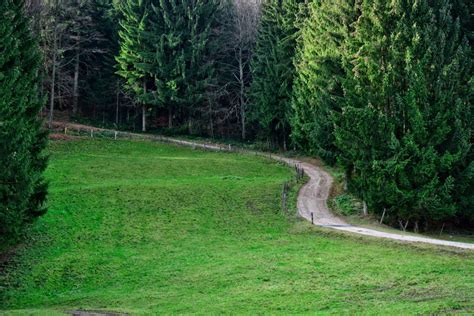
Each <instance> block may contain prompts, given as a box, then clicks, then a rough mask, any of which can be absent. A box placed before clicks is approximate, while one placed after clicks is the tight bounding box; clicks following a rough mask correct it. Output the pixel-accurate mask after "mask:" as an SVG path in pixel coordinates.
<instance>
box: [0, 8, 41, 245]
mask: <svg viewBox="0 0 474 316" xmlns="http://www.w3.org/2000/svg"><path fill="white" fill-rule="evenodd" d="M24 10H25V7H24V1H20V0H4V1H2V2H0V12H1V13H0V166H1V168H0V235H1V236H2V237H12V236H15V235H17V234H18V233H19V232H20V231H21V229H22V228H23V226H24V224H25V223H28V222H30V221H32V220H33V219H34V218H35V217H38V216H40V215H42V214H44V213H45V212H46V208H45V206H44V202H45V199H46V190H47V185H46V183H45V181H44V179H43V175H42V173H43V171H44V169H45V168H46V158H45V156H44V155H43V153H42V151H43V149H44V147H45V146H46V142H47V135H46V132H45V131H44V130H43V129H42V127H41V120H40V119H39V118H38V115H39V112H40V110H41V108H42V106H43V103H44V102H43V99H42V98H40V96H39V76H38V72H39V67H40V63H41V56H40V54H39V51H38V44H37V42H36V40H34V39H33V37H32V35H31V31H30V23H29V19H28V18H27V17H26V15H25V11H24Z"/></svg>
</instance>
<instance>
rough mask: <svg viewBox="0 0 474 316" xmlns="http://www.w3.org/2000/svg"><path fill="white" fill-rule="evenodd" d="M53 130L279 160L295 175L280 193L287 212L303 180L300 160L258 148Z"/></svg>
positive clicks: (76, 128) (67, 128)
mask: <svg viewBox="0 0 474 316" xmlns="http://www.w3.org/2000/svg"><path fill="white" fill-rule="evenodd" d="M53 131H54V132H56V133H64V135H65V136H82V137H88V138H92V139H94V138H97V139H114V140H120V139H122V140H148V141H155V142H160V143H164V144H172V145H177V146H183V147H191V148H192V149H194V150H196V149H200V150H208V151H214V152H228V153H238V154H245V155H255V156H260V157H265V158H268V159H271V160H276V161H279V162H280V163H283V164H285V165H289V166H290V167H292V168H294V171H295V176H294V178H293V179H291V180H290V181H286V182H284V183H283V187H282V193H281V209H282V211H283V212H285V213H286V212H289V211H290V210H289V207H288V196H289V193H290V191H291V190H292V188H293V187H294V186H295V185H297V184H298V183H300V182H301V181H303V180H304V177H305V172H304V169H303V168H302V167H301V162H299V161H297V160H293V159H291V158H287V157H284V156H281V155H277V154H274V153H271V152H264V151H258V150H250V149H246V148H243V147H239V146H233V145H230V144H228V145H226V144H215V143H214V144H209V143H202V142H193V141H188V140H182V139H176V138H172V137H167V136H162V135H151V134H139V133H131V132H123V131H117V130H110V129H104V128H97V127H86V126H83V125H77V124H66V125H65V126H56V127H53Z"/></svg>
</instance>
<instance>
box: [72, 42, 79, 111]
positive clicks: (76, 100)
mask: <svg viewBox="0 0 474 316" xmlns="http://www.w3.org/2000/svg"><path fill="white" fill-rule="evenodd" d="M77 42H78V43H77V45H78V47H77V50H76V59H75V64H74V87H73V100H72V114H74V115H76V114H77V108H78V104H79V61H80V60H79V39H78V40H77Z"/></svg>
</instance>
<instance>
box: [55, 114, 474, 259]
mask: <svg viewBox="0 0 474 316" xmlns="http://www.w3.org/2000/svg"><path fill="white" fill-rule="evenodd" d="M59 126H61V128H64V127H65V126H67V127H68V128H70V129H84V130H87V129H94V130H96V131H109V132H112V133H114V131H112V130H105V129H100V128H93V127H90V126H86V125H80V124H70V123H60V125H59ZM120 134H123V135H132V136H137V137H140V138H147V139H150V140H156V141H163V142H167V143H173V144H176V145H181V146H189V147H192V148H201V149H207V150H213V151H233V152H234V151H238V152H241V153H247V154H252V155H259V156H266V157H270V158H272V159H275V160H278V161H281V162H284V163H286V164H288V165H290V166H295V165H297V166H299V167H300V168H302V169H303V170H304V172H305V173H306V174H307V175H308V177H309V178H310V179H309V181H308V182H307V183H306V184H305V185H304V186H303V187H302V188H301V190H300V192H299V194H298V202H297V206H298V212H299V215H300V216H301V217H303V218H304V219H306V220H308V221H310V222H311V221H313V224H314V225H316V226H320V227H328V228H332V229H336V230H340V231H346V232H351V233H355V234H360V235H366V236H372V237H378V238H387V239H394V240H399V241H404V242H421V243H427V244H433V245H441V246H449V247H457V248H463V249H473V250H474V244H470V243H463V242H455V241H447V240H440V239H434V238H428V237H418V236H413V235H406V234H403V233H402V232H400V233H387V232H382V231H378V230H375V229H369V228H363V227H358V226H353V225H350V224H348V223H347V222H345V221H344V220H343V219H341V218H339V217H337V216H335V215H334V214H333V213H332V212H331V211H330V210H329V208H328V206H327V200H328V197H329V191H330V189H331V185H332V182H333V179H332V177H331V176H330V175H329V174H328V173H327V172H326V171H324V170H323V169H321V168H320V167H317V166H315V165H312V164H309V163H306V162H302V161H299V160H296V159H291V158H286V157H281V156H276V155H270V154H268V153H263V152H255V151H249V150H241V149H237V148H231V147H230V146H223V145H216V144H204V143H195V142H191V141H184V140H179V139H174V138H169V137H161V136H153V135H144V134H131V133H123V132H120Z"/></svg>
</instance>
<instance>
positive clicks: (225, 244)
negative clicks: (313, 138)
mask: <svg viewBox="0 0 474 316" xmlns="http://www.w3.org/2000/svg"><path fill="white" fill-rule="evenodd" d="M292 176H293V175H292V170H291V169H290V168H287V167H286V166H282V165H280V164H278V163H276V162H273V161H267V160H264V159H261V158H257V157H254V156H247V155H237V154H228V153H211V152H203V151H199V150H196V151H193V150H191V149H189V148H179V147H173V146H165V145H159V144H156V143H150V142H127V141H111V140H108V141H105V140H100V141H67V142H53V143H52V144H51V162H50V166H49V169H48V171H47V177H48V179H50V181H51V189H50V191H51V193H50V194H51V196H50V211H49V212H48V214H47V215H46V216H44V217H42V218H41V219H40V220H39V221H38V222H37V224H35V226H34V229H33V231H32V232H31V233H32V234H31V236H32V239H33V240H32V241H31V242H30V243H29V245H28V247H26V248H25V249H24V250H22V251H21V252H20V253H19V256H18V257H17V260H16V262H17V266H16V267H15V269H12V270H10V271H9V273H8V274H6V278H5V279H0V282H1V284H2V285H7V287H6V288H2V291H1V292H0V294H1V295H2V298H3V300H2V299H1V298H0V302H1V304H0V310H1V311H0V314H4V313H5V312H6V314H9V310H12V309H13V310H18V309H19V311H18V312H17V313H18V315H25V314H34V315H42V314H41V312H42V313H43V314H44V315H51V314H53V312H55V311H61V312H63V313H64V311H66V310H77V309H86V310H106V311H123V312H128V313H131V314H133V315H150V314H153V315H156V314H227V313H231V314H274V313H281V314H325V313H328V312H331V313H335V314H358V313H360V312H361V311H364V312H365V313H367V314H374V315H376V314H384V313H386V312H387V311H390V312H391V313H393V314H413V315H418V314H443V313H448V314H449V313H456V312H458V313H462V312H466V313H469V311H470V308H472V304H471V302H472V301H473V299H474V297H473V293H474V280H473V278H474V264H473V261H474V256H473V255H472V254H471V253H468V252H466V253H463V254H455V253H451V252H446V251H440V250H439V249H437V248H436V249H434V250H430V248H429V246H416V247H415V246H409V245H406V244H403V245H397V244H396V243H395V242H392V241H383V240H380V239H377V240H371V239H369V238H365V237H358V238H354V236H352V235H351V236H350V237H344V236H341V235H337V234H332V233H329V232H327V231H326V230H322V229H317V228H311V227H310V224H308V223H306V222H304V221H289V220H288V218H287V216H286V215H284V214H282V213H281V211H280V207H281V184H282V183H283V182H284V181H288V180H289V179H290V178H291V177H292ZM294 198H295V196H294V195H293V198H291V202H292V203H293V204H294V201H295V200H294ZM425 247H428V248H425ZM348 258H350V264H348ZM360 267H363V268H360ZM407 275H409V276H410V277H407ZM336 276H337V277H336ZM2 281H4V282H2ZM289 302H291V304H289ZM25 309H28V311H25ZM14 314H15V313H14Z"/></svg>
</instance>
